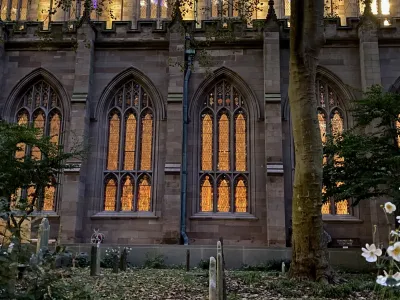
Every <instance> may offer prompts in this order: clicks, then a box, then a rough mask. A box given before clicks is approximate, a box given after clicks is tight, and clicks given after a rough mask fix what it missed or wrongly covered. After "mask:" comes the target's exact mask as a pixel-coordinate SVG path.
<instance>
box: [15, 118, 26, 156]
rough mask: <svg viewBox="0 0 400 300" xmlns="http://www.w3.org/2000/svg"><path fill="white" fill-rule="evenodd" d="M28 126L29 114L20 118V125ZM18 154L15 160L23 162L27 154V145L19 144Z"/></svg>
mask: <svg viewBox="0 0 400 300" xmlns="http://www.w3.org/2000/svg"><path fill="white" fill-rule="evenodd" d="M27 124H28V114H27V113H23V114H20V115H19V116H18V125H21V126H22V125H27ZM17 148H19V150H17V152H16V153H15V158H17V159H20V160H23V158H24V157H25V152H26V144H25V143H18V144H17Z"/></svg>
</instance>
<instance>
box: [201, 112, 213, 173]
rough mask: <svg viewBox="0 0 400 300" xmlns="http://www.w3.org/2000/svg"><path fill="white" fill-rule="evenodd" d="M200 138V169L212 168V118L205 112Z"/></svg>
mask: <svg viewBox="0 0 400 300" xmlns="http://www.w3.org/2000/svg"><path fill="white" fill-rule="evenodd" d="M201 139H202V140H201V145H202V149H201V150H202V151H201V169H202V170H212V168H213V167H212V165H213V163H212V160H213V151H212V149H213V120H212V118H211V115H210V114H206V115H204V117H203V122H202V132H201Z"/></svg>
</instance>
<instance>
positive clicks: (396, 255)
mask: <svg viewBox="0 0 400 300" xmlns="http://www.w3.org/2000/svg"><path fill="white" fill-rule="evenodd" d="M387 253H388V254H389V255H390V256H391V257H393V259H394V260H396V261H400V242H396V243H394V245H393V246H390V247H388V249H387Z"/></svg>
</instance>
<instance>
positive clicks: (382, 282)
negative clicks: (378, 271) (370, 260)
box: [376, 271, 388, 286]
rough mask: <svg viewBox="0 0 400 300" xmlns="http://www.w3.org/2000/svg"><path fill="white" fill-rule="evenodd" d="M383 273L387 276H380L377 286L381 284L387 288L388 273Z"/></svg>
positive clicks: (377, 279)
mask: <svg viewBox="0 0 400 300" xmlns="http://www.w3.org/2000/svg"><path fill="white" fill-rule="evenodd" d="M383 272H385V276H383V275H379V276H378V277H377V278H376V283H377V284H380V285H383V286H387V284H386V280H387V276H388V274H387V273H386V271H383Z"/></svg>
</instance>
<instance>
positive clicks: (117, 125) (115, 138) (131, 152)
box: [104, 80, 154, 211]
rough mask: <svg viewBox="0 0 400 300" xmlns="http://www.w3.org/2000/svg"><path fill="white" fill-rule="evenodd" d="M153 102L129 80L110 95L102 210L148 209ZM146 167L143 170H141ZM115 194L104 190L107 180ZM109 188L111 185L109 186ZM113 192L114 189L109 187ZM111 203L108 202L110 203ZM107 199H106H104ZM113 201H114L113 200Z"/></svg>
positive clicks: (138, 86)
mask: <svg viewBox="0 0 400 300" xmlns="http://www.w3.org/2000/svg"><path fill="white" fill-rule="evenodd" d="M152 107H153V104H152V99H151V97H150V96H149V94H148V93H147V92H146V91H145V90H144V89H143V87H142V86H140V85H139V84H137V83H136V82H135V81H133V80H130V81H128V82H127V83H125V84H124V85H122V86H121V87H120V88H119V89H118V90H117V91H116V93H115V94H114V95H111V96H110V106H109V108H108V112H109V114H110V120H109V124H108V140H107V145H108V149H107V151H108V152H107V164H106V167H105V170H104V178H105V179H106V181H105V182H106V183H105V192H104V193H105V194H104V201H105V210H108V211H150V210H151V208H152V205H151V196H152V192H151V189H152V186H151V182H152V164H153V139H154V134H153V127H154V123H153V122H154V119H153V108H152ZM144 171H145V172H144ZM115 175H117V177H116V178H115V179H112V180H113V182H112V186H114V185H115V191H118V193H115V195H114V194H113V195H114V196H112V197H110V196H109V194H110V192H109V194H107V191H108V190H107V188H108V185H109V182H110V181H107V179H108V178H109V177H110V176H112V177H111V178H114V177H113V176H115ZM110 189H111V187H110ZM111 191H112V192H113V193H114V190H113V189H112V190H111ZM110 199H113V200H112V205H111V204H110V205H109V204H107V203H111V202H110V201H111V200H110ZM107 201H108V202H107ZM114 202H115V203H114Z"/></svg>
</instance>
